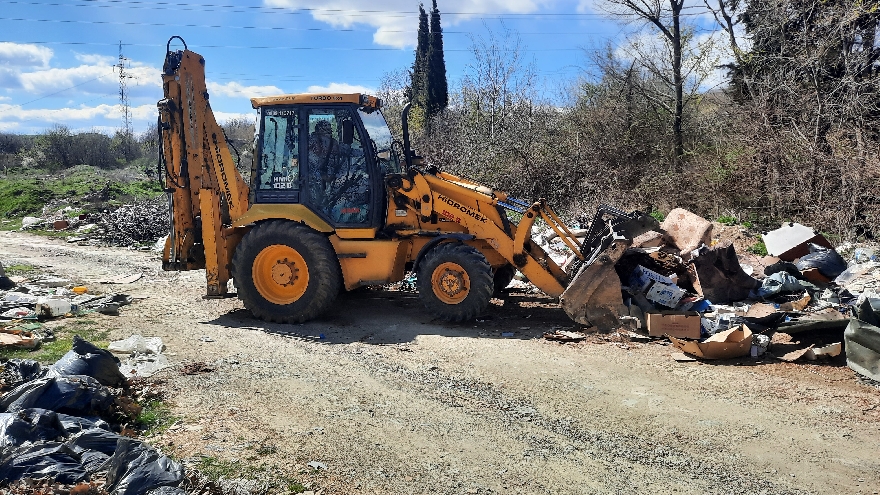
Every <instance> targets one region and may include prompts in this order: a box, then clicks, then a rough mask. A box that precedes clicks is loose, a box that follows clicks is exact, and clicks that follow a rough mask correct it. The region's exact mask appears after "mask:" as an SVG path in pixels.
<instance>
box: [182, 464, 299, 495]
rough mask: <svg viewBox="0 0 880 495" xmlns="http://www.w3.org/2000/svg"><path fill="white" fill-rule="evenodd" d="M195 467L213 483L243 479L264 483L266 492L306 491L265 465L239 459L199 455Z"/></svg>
mask: <svg viewBox="0 0 880 495" xmlns="http://www.w3.org/2000/svg"><path fill="white" fill-rule="evenodd" d="M196 469H197V470H198V471H199V472H200V473H201V474H202V475H204V476H205V477H206V478H208V480H210V481H212V482H214V483H216V482H217V481H219V480H221V479H227V480H230V479H245V480H254V481H259V482H262V483H264V484H265V486H264V488H265V492H267V493H290V494H296V493H302V492H304V491H306V487H305V486H304V485H303V484H302V483H300V482H299V481H296V480H294V479H292V478H289V477H287V476H278V475H277V474H275V473H269V472H268V471H269V469H268V468H266V467H265V466H257V465H253V464H248V463H245V462H242V461H239V460H234V461H227V460H225V459H220V458H217V457H212V456H207V457H201V458H199V461H198V463H197V464H196Z"/></svg>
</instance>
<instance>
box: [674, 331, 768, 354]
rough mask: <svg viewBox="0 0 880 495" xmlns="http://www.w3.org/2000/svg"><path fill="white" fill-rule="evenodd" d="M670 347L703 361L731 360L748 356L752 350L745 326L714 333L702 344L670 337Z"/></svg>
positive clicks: (750, 337)
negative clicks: (672, 346)
mask: <svg viewBox="0 0 880 495" xmlns="http://www.w3.org/2000/svg"><path fill="white" fill-rule="evenodd" d="M669 340H671V341H672V345H674V346H675V347H677V348H678V349H680V350H681V351H682V352H684V353H686V354H690V355H692V356H696V357H698V358H703V359H732V358H736V357H742V356H748V355H749V351H751V349H752V331H751V330H749V327H747V326H745V325H741V326H738V327H736V328H731V329H730V330H726V331H724V332H720V333H716V334H715V335H713V336H711V337H709V338H708V339H706V340H704V341H703V342H695V341H692V340H678V339H676V338H675V337H672V336H670V337H669Z"/></svg>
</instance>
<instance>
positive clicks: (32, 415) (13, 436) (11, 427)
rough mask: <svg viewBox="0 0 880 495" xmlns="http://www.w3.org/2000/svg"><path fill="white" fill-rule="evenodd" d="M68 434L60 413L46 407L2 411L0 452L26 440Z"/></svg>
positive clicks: (31, 440) (41, 439)
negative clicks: (8, 411)
mask: <svg viewBox="0 0 880 495" xmlns="http://www.w3.org/2000/svg"><path fill="white" fill-rule="evenodd" d="M66 436H67V432H66V431H64V427H63V426H62V425H61V422H60V421H59V420H58V415H57V414H55V413H54V412H53V411H47V410H46V409H24V410H22V411H18V412H14V413H0V452H2V451H3V450H5V449H6V448H7V447H14V446H18V445H21V444H23V443H25V442H38V441H43V440H59V439H61V438H64V437H66Z"/></svg>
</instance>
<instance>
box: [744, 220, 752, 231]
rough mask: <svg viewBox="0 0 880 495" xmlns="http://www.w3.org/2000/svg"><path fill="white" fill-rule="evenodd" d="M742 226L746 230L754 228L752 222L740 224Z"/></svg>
mask: <svg viewBox="0 0 880 495" xmlns="http://www.w3.org/2000/svg"><path fill="white" fill-rule="evenodd" d="M742 226H743V227H745V228H747V229H750V228H752V227H754V226H755V224H753V223H752V222H749V221H748V220H746V221H745V222H743V223H742Z"/></svg>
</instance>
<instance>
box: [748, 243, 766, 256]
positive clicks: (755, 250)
mask: <svg viewBox="0 0 880 495" xmlns="http://www.w3.org/2000/svg"><path fill="white" fill-rule="evenodd" d="M746 251H748V252H750V253H752V254H755V255H758V256H767V246H766V245H764V241H758V242H756V243H754V244H752V245H751V246H749V247H748V248H747V249H746Z"/></svg>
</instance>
